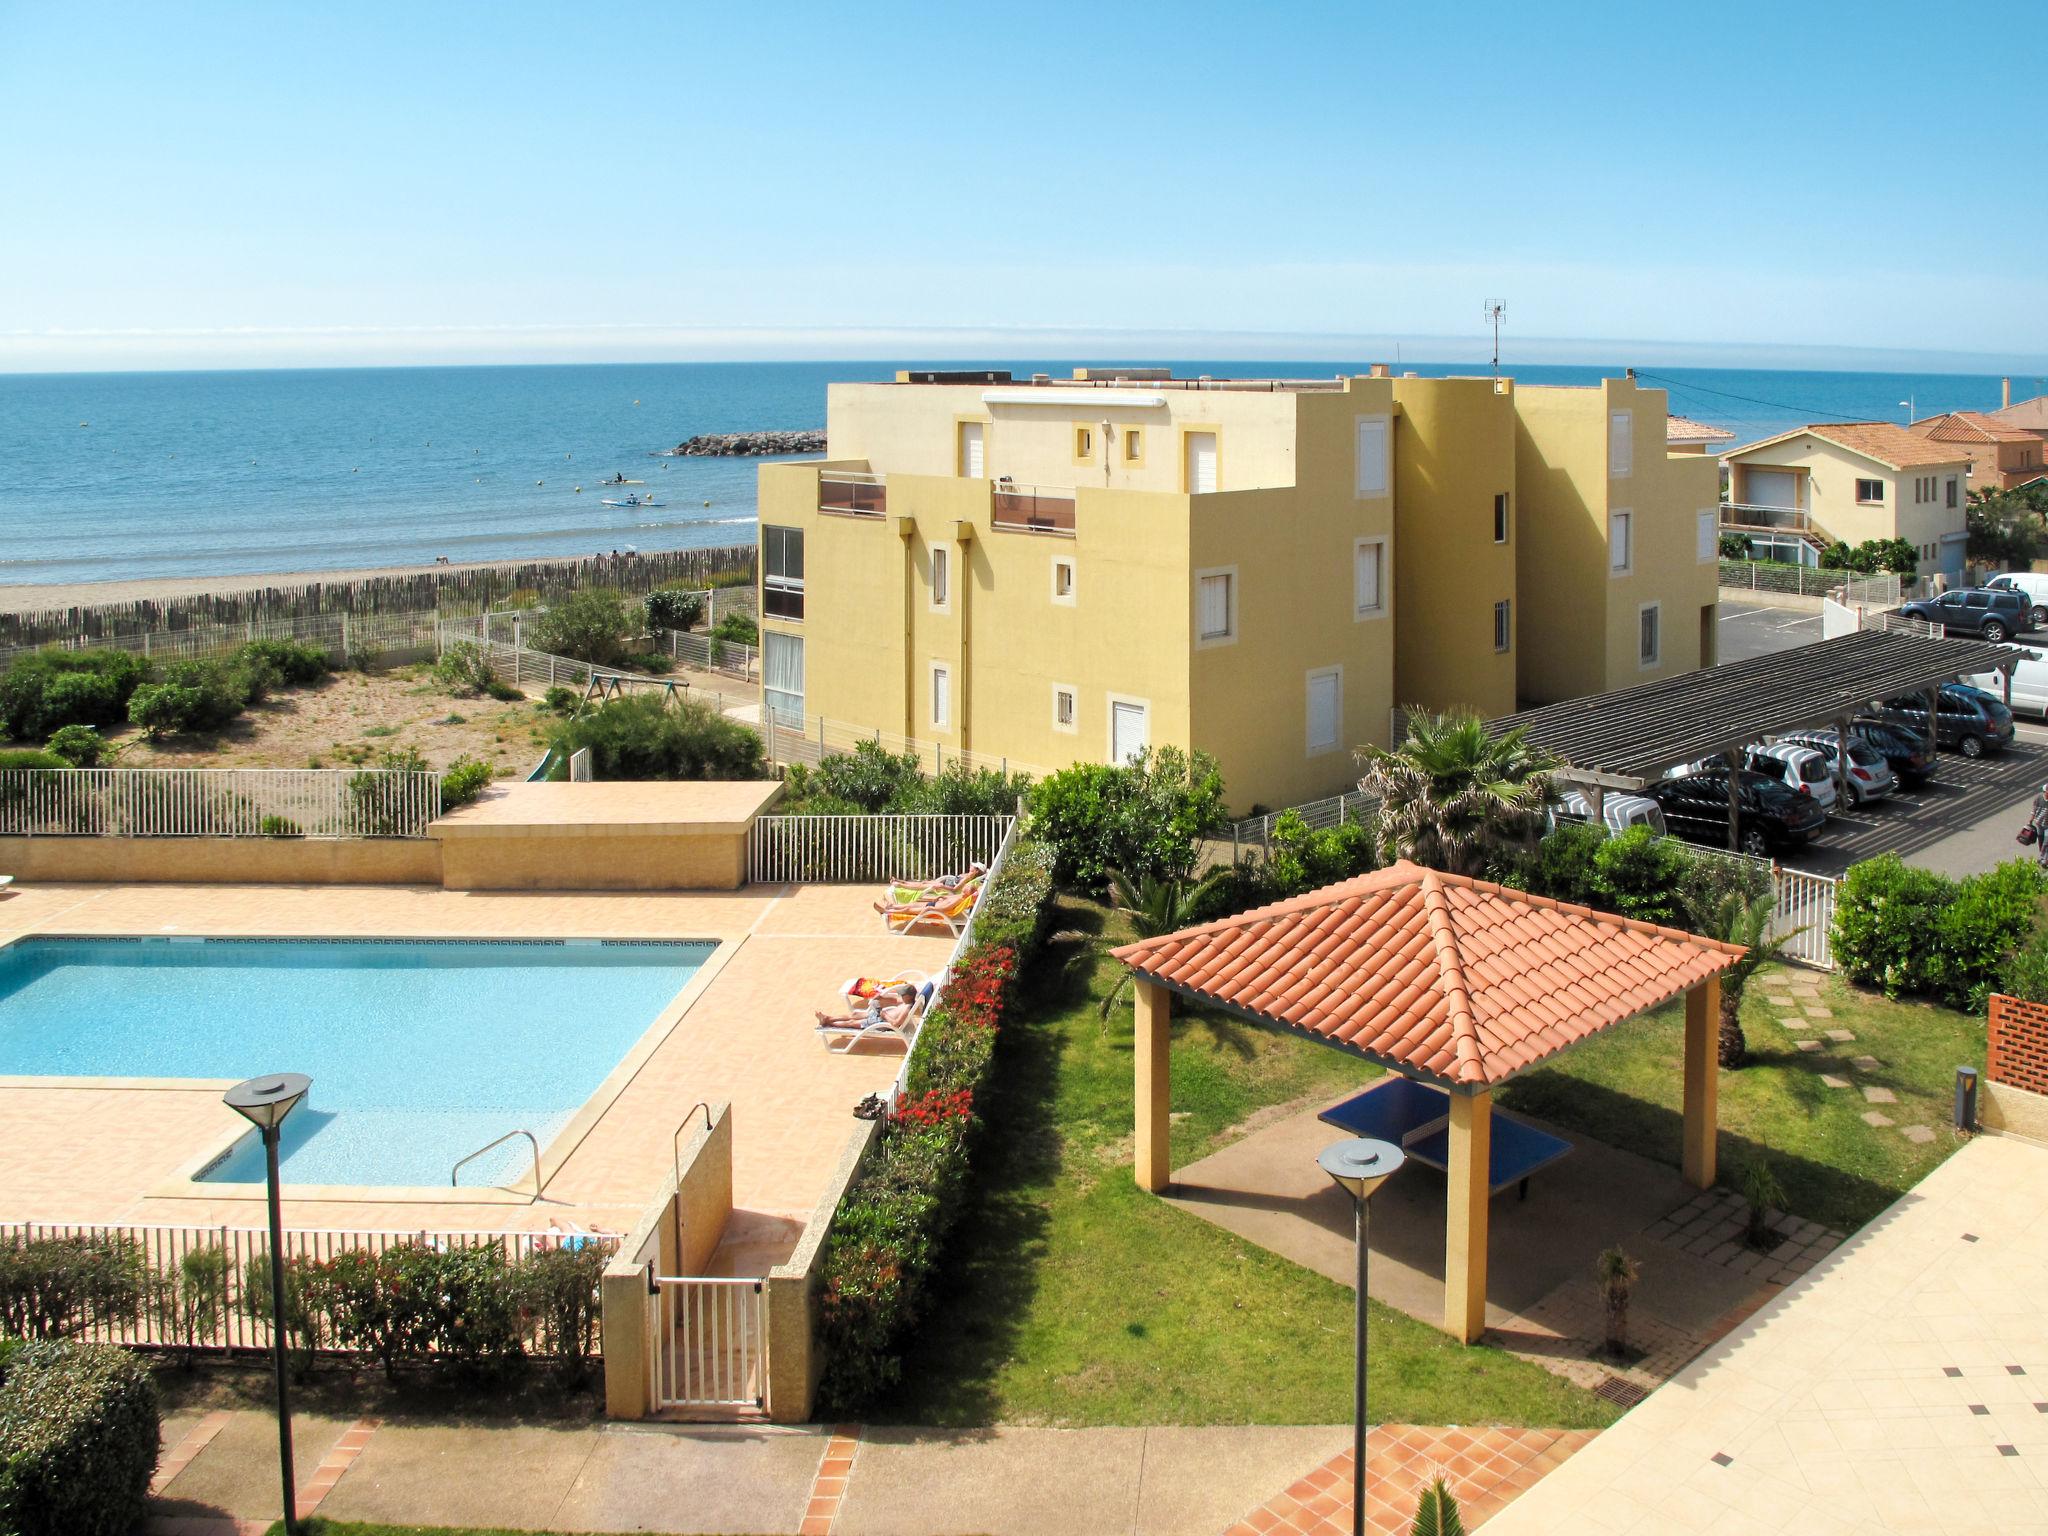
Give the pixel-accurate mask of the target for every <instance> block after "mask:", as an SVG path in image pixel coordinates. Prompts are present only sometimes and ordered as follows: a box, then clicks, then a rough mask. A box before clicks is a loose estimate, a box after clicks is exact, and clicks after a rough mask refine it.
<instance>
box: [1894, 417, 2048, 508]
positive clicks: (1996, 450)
mask: <svg viewBox="0 0 2048 1536" xmlns="http://www.w3.org/2000/svg"><path fill="white" fill-rule="evenodd" d="M1913 431H1914V432H1915V433H1917V434H1918V435H1919V436H1921V437H1924V438H1927V439H1928V440H1929V441H1930V442H1935V443H1940V444H1943V445H1945V446H1952V447H1955V448H1957V449H1960V450H1962V451H1963V452H1966V453H1968V454H1969V456H1970V489H1971V490H1973V491H2009V490H2011V489H2012V488H2013V487H2014V486H2016V485H2024V484H2026V483H2027V482H2028V481H2031V480H2038V479H2040V478H2041V475H2042V473H2043V455H2044V454H2048V434H2043V433H2041V432H2030V431H2028V430H2027V429H2026V428H2025V427H2019V426H2012V425H2009V424H2008V423H2006V422H2003V421H2000V420H1999V419H1998V418H1997V417H1996V416H1993V415H1991V414H1989V413H1988V412H1984V411H1950V412H1948V413H1947V414H1946V415H1943V416H1929V417H1927V418H1925V419H1924V420H1921V421H1916V422H1914V423H1913Z"/></svg>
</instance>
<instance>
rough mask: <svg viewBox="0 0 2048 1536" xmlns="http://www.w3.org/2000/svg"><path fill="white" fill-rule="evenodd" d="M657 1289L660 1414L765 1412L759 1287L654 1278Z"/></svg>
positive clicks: (655, 1375)
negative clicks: (735, 1410)
mask: <svg viewBox="0 0 2048 1536" xmlns="http://www.w3.org/2000/svg"><path fill="white" fill-rule="evenodd" d="M654 1288H655V1327H654V1340H653V1343H654V1369H653V1370H652V1372H650V1374H649V1379H650V1380H651V1381H653V1383H654V1406H655V1408H656V1409H657V1410H659V1409H665V1408H760V1407H762V1406H763V1405H764V1404H765V1402H766V1400H767V1396H768V1369H767V1366H768V1362H767V1352H766V1350H765V1348H764V1347H763V1346H764V1339H763V1335H762V1328H761V1316H762V1308H761V1282H760V1281H759V1280H758V1279H739V1280H724V1279H708V1278H705V1277H702V1276H694V1275H692V1276H671V1275H656V1276H655V1277H654Z"/></svg>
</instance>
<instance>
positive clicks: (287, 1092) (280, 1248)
mask: <svg viewBox="0 0 2048 1536" xmlns="http://www.w3.org/2000/svg"><path fill="white" fill-rule="evenodd" d="M312 1086H313V1080H312V1079H311V1078H310V1077H307V1076H306V1075H305V1074H304V1073H301V1072H276V1073H272V1074H271V1075H270V1076H268V1077H252V1078H250V1079H249V1080H248V1081H247V1082H245V1083H237V1084H235V1086H234V1087H232V1088H230V1089H229V1090H228V1091H227V1093H226V1094H225V1095H224V1096H223V1098H222V1102H223V1103H225V1104H226V1105H227V1107H228V1108H229V1109H232V1110H233V1111H234V1112H235V1113H236V1114H238V1115H240V1116H241V1117H242V1118H243V1119H245V1120H247V1121H248V1122H249V1123H250V1124H251V1125H253V1126H255V1127H256V1129H257V1130H258V1131H260V1132H261V1133H262V1135H263V1167H264V1174H265V1178H266V1182H267V1184H268V1186H269V1195H270V1357H271V1363H272V1365H273V1366H274V1367H275V1369H276V1372H277V1456H278V1468H279V1475H280V1476H281V1477H283V1479H284V1529H285V1536H298V1529H299V1516H298V1492H297V1489H296V1488H295V1487H294V1486H293V1478H292V1405H291V1396H290V1392H289V1389H288V1388H287V1386H286V1384H285V1363H284V1355H285V1339H284V1335H285V1313H284V1201H283V1198H282V1197H281V1195H280V1193H279V1191H278V1180H277V1143H278V1136H279V1132H280V1130H281V1129H282V1127H283V1125H284V1117H285V1116H286V1115H288V1114H290V1113H291V1112H292V1111H293V1110H294V1109H296V1108H298V1106H299V1101H300V1100H302V1099H304V1098H305V1096H306V1090H307V1089H309V1088H311V1087H312Z"/></svg>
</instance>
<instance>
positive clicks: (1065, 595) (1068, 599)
mask: <svg viewBox="0 0 2048 1536" xmlns="http://www.w3.org/2000/svg"><path fill="white" fill-rule="evenodd" d="M1052 600H1053V601H1054V602H1056V603H1072V602H1073V601H1074V558H1073V556H1071V555H1054V556H1053V557H1052Z"/></svg>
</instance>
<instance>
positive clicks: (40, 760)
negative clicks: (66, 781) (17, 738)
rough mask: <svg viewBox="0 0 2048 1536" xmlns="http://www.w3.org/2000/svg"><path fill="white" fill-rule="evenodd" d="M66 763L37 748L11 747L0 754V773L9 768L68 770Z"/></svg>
mask: <svg viewBox="0 0 2048 1536" xmlns="http://www.w3.org/2000/svg"><path fill="white" fill-rule="evenodd" d="M70 766H71V764H69V763H68V762H66V761H65V760H64V759H63V758H61V757H59V756H58V755H57V754H56V753H54V752H45V751H43V750H41V749H40V748H37V747H12V748H9V749H8V750H6V751H4V752H0V772H4V771H6V770H7V769H10V768H69V767H70Z"/></svg>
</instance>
